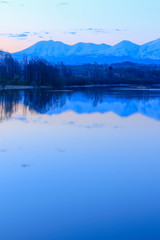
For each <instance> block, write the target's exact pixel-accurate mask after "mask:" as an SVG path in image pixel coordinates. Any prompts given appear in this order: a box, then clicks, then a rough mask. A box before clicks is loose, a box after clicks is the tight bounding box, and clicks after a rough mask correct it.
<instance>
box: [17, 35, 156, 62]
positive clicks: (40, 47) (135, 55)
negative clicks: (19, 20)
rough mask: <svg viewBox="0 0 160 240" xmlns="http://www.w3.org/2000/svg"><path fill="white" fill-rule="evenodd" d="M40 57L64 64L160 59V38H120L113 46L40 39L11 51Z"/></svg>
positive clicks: (19, 56) (19, 58)
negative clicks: (140, 42)
mask: <svg viewBox="0 0 160 240" xmlns="http://www.w3.org/2000/svg"><path fill="white" fill-rule="evenodd" d="M24 55H27V56H28V58H30V57H35V56H38V57H42V58H45V59H46V60H48V61H50V62H58V61H63V62H64V63H67V64H82V63H93V62H95V61H96V62H98V63H108V62H116V61H117V62H122V61H134V62H144V63H148V62H156V61H159V62H160V39H158V40H155V41H152V42H149V43H146V44H144V45H137V44H134V43H132V42H129V41H122V42H120V43H118V44H116V45H114V46H109V45H107V44H93V43H77V44H75V45H67V44H64V43H62V42H55V41H52V40H50V41H41V42H38V43H36V44H34V45H33V46H31V47H29V48H27V49H25V50H23V51H20V52H17V53H14V54H13V56H14V57H15V58H17V59H18V60H22V59H23V56H24Z"/></svg>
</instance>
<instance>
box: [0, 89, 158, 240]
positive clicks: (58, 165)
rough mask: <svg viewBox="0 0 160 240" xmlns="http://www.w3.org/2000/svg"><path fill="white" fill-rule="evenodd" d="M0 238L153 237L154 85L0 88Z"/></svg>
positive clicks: (155, 199) (155, 185)
mask: <svg viewBox="0 0 160 240" xmlns="http://www.w3.org/2000/svg"><path fill="white" fill-rule="evenodd" d="M0 239H2V240H54V239H55V240H82V239H83V240H121V239H123V240H143V239H144V240H159V239H160V90H158V89H155V90H151V89H143V90H142V89H137V90H135V89H121V90H119V89H118V88H117V89H116V88H115V89H108V88H105V87H101V88H100V87H99V88H81V89H78V88H75V89H69V90H66V91H54V90H52V89H41V90H38V89H35V90H33V89H26V90H6V91H1V92H0Z"/></svg>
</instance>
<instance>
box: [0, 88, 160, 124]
mask: <svg viewBox="0 0 160 240" xmlns="http://www.w3.org/2000/svg"><path fill="white" fill-rule="evenodd" d="M73 97H74V99H76V98H77V99H78V98H80V101H82V99H84V100H85V101H86V100H87V101H88V102H90V103H92V106H94V107H96V106H98V105H99V104H101V103H103V102H107V101H109V102H112V103H113V102H115V101H119V102H126V103H130V102H131V101H132V100H136V101H139V102H141V103H142V102H143V101H144V103H145V102H146V100H148V99H154V98H156V101H157V100H158V101H159V100H160V95H159V93H157V92H153V91H152V92H149V91H119V90H117V91H116V90H112V91H111V90H109V89H105V88H102V87H101V88H83V89H77V90H74V91H68V92H61V91H57V92H56V91H53V90H52V89H49V90H46V89H35V90H6V91H1V92H0V120H1V121H2V120H4V119H8V118H10V117H11V116H12V115H13V114H14V113H16V112H17V111H18V110H19V107H20V104H21V108H22V106H23V113H24V114H26V111H27V109H29V111H30V112H32V113H33V112H37V113H40V114H45V113H47V112H48V111H49V110H50V109H52V110H54V109H56V110H57V109H61V108H63V107H64V106H65V105H66V104H67V100H68V101H71V100H72V98H73Z"/></svg>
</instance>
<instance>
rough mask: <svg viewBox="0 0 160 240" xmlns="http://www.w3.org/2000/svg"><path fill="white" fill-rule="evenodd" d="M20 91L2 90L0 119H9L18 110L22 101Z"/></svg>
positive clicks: (0, 95) (0, 93)
mask: <svg viewBox="0 0 160 240" xmlns="http://www.w3.org/2000/svg"><path fill="white" fill-rule="evenodd" d="M20 98H21V97H20V92H19V91H14V93H13V92H10V91H8V92H6V91H1V92H0V120H1V121H2V120H3V119H8V118H10V117H11V116H12V114H13V113H15V112H17V111H18V109H17V108H18V104H19V102H20Z"/></svg>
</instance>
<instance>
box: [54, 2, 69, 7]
mask: <svg viewBox="0 0 160 240" xmlns="http://www.w3.org/2000/svg"><path fill="white" fill-rule="evenodd" d="M68 4H69V3H68V2H60V3H58V4H57V7H62V6H67V5H68Z"/></svg>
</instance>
